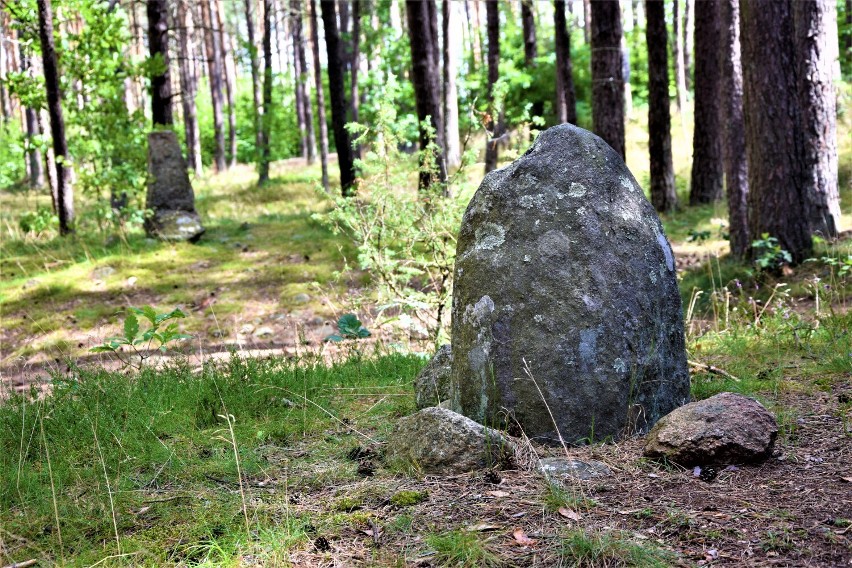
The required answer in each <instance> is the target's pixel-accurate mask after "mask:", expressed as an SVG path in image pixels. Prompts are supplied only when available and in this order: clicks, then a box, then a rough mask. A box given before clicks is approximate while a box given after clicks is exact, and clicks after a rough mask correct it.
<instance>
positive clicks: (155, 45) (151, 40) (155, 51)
mask: <svg viewBox="0 0 852 568" xmlns="http://www.w3.org/2000/svg"><path fill="white" fill-rule="evenodd" d="M147 7H148V49H149V51H150V54H151V58H152V59H153V58H155V57H157V56H159V57H160V58H162V62H163V63H164V65H165V70H164V71H163V72H162V73H158V74H156V75H154V76H152V77H151V117H152V120H153V122H154V125H155V126H156V125H158V124H159V125H163V126H170V125H172V124H174V118H173V117H172V81H171V73H170V72H169V67H170V61H169V10H168V6H167V5H166V0H147Z"/></svg>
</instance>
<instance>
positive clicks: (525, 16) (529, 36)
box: [521, 0, 565, 69]
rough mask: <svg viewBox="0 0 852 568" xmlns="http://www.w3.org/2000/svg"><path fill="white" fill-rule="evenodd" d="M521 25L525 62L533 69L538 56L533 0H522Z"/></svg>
mask: <svg viewBox="0 0 852 568" xmlns="http://www.w3.org/2000/svg"><path fill="white" fill-rule="evenodd" d="M564 7H565V6H564V2H563V8H564ZM521 27H522V31H523V35H524V64H525V65H526V66H527V68H528V69H532V68H533V67H535V58H536V57H538V45H537V44H536V38H535V14H534V13H533V6H532V0H521Z"/></svg>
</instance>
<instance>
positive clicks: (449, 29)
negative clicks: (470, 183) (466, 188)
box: [441, 0, 461, 169]
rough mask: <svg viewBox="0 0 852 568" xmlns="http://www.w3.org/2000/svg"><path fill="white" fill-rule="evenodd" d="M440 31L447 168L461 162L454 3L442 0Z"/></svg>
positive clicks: (456, 25) (456, 20)
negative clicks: (454, 46) (441, 39)
mask: <svg viewBox="0 0 852 568" xmlns="http://www.w3.org/2000/svg"><path fill="white" fill-rule="evenodd" d="M441 16H442V22H441V23H442V31H443V35H444V38H443V39H444V42H443V44H444V45H443V47H444V52H443V59H444V66H443V83H444V85H443V87H444V88H443V97H444V108H443V111H444V112H443V116H444V141H445V144H446V147H445V148H446V152H445V154H446V160H447V168H448V169H449V168H457V167H458V166H459V165H460V164H461V140H460V138H459V100H458V97H459V94H458V88H457V86H456V74H457V73H458V60H457V55H456V50H455V49H452V48H451V46H450V44H451V43H452V41H453V40H452V37H453V34H454V33H456V31H457V29H458V27H459V26H458V14H457V13H456V11H455V4H454V3H453V2H450V0H443V5H442V14H441Z"/></svg>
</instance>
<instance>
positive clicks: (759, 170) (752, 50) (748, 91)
mask: <svg viewBox="0 0 852 568" xmlns="http://www.w3.org/2000/svg"><path fill="white" fill-rule="evenodd" d="M791 4H792V1H791V0H745V1H743V2H742V3H741V4H740V17H741V21H740V39H741V40H742V68H743V94H744V104H743V115H744V117H745V127H746V130H745V139H746V157H747V159H748V188H749V191H748V217H749V234H750V235H751V238H752V239H759V238H763V237H762V236H763V235H764V234H768V235H769V236H771V237H775V238H776V239H778V242H779V244H780V246H781V247H782V248H783V249H785V250H787V251H789V252H790V254H791V255H792V258H793V261H794V262H796V263H798V262H802V261H803V260H805V259H806V258H808V257H809V256H810V254H811V251H812V248H813V243H812V241H811V234H810V227H809V223H808V219H807V215H806V213H807V211H808V196H807V192H806V190H805V187H804V186H805V184H804V176H805V170H806V164H805V159H804V144H803V136H802V132H801V112H800V109H799V103H798V96H797V93H798V83H797V80H796V53H795V41H794V38H795V36H794V30H793V13H792V11H793V8H792V5H791Z"/></svg>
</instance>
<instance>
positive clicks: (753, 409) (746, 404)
mask: <svg viewBox="0 0 852 568" xmlns="http://www.w3.org/2000/svg"><path fill="white" fill-rule="evenodd" d="M777 435H778V424H777V422H776V421H775V417H774V416H773V415H772V414H771V413H770V412H769V411H768V410H766V408H764V407H763V405H762V404H760V403H759V402H757V401H756V400H753V399H751V398H748V397H745V396H743V395H740V394H735V393H732V392H723V393H719V394H717V395H715V396H711V397H710V398H708V399H705V400H701V401H698V402H693V403H691V404H687V405H686V406H682V407H680V408H678V409H677V410H675V411H674V412H672V413H671V414H669V415H668V416H664V417H663V418H662V419H661V420H660V421H659V422H657V425H656V426H654V428H653V429H652V430H651V432H650V433H649V434H648V440H647V442H646V443H645V456H647V457H650V458H665V459H667V460H669V461H671V462H674V463H677V464H680V465H683V466H687V467H691V466H695V465H726V464H737V463H752V462H757V461H762V460H764V459H766V458H767V457H769V455H770V454H771V453H772V446H773V444H774V443H775V438H776V436H777Z"/></svg>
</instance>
